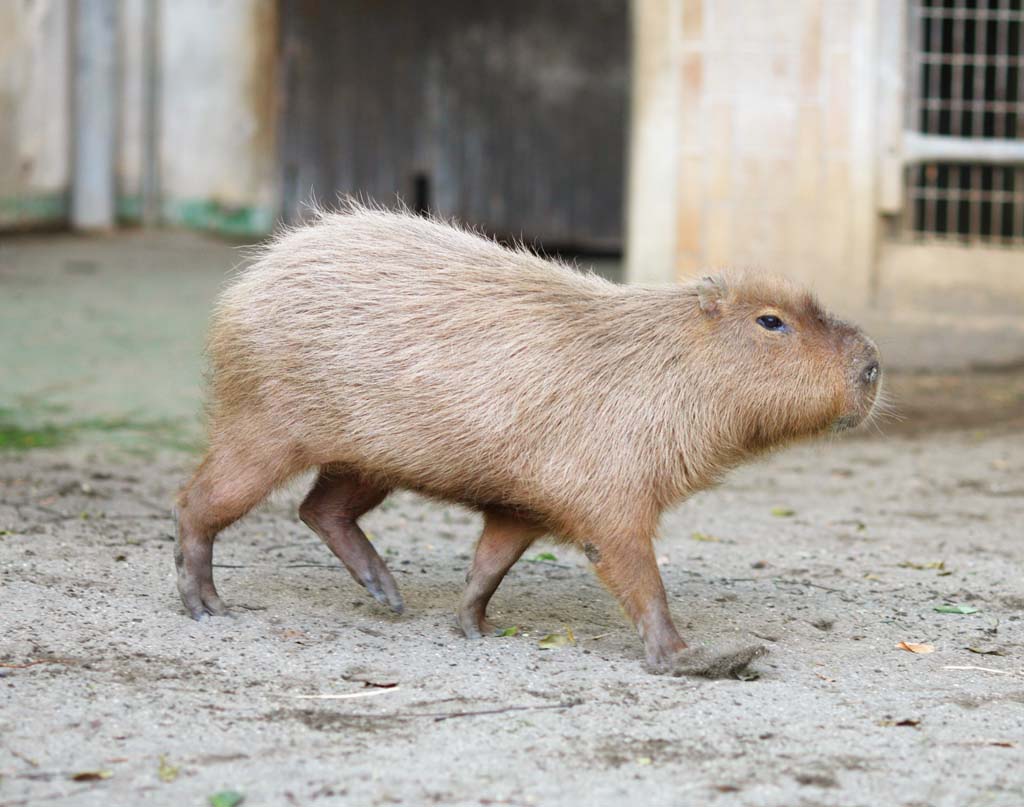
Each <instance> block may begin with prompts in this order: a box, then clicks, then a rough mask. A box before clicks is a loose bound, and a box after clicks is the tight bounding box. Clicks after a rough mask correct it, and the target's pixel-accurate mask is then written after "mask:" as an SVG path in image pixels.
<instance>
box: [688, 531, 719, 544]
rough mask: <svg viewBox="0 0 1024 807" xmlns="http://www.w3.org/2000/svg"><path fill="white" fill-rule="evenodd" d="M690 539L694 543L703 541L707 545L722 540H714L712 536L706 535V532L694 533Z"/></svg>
mask: <svg viewBox="0 0 1024 807" xmlns="http://www.w3.org/2000/svg"><path fill="white" fill-rule="evenodd" d="M690 537H691V538H693V540H694V541H704V542H705V543H709V544H717V543H719V542H720V541H721V540H722V539H721V538H716V537H715V536H714V535H708V534H707V533H706V532H695V533H694V534H693V535H691V536H690Z"/></svg>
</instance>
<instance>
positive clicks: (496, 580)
mask: <svg viewBox="0 0 1024 807" xmlns="http://www.w3.org/2000/svg"><path fill="white" fill-rule="evenodd" d="M543 534H544V529H543V528H541V527H539V526H537V525H536V524H533V523H531V522H529V521H524V520H523V519H521V518H517V517H516V516H513V515H510V514H508V513H504V512H499V511H488V512H487V513H485V514H484V531H483V534H482V535H481V536H480V542H479V543H478V544H477V546H476V555H475V556H474V558H473V566H472V567H471V568H470V570H469V574H467V575H466V590H465V592H464V593H463V595H462V602H461V603H460V604H459V611H458V618H459V627H460V628H462V632H463V633H464V634H466V637H467V638H469V639H479V638H480V637H481V636H483V635H485V634H489V633H493V632H494V627H493V626H492V625H491V624H490V623H489V622H488V621H487V603H489V602H490V601H491V597H492V596H493V595H494V592H495V591H497V589H498V586H499V585H500V584H501V581H502V579H503V578H504V577H505V574H506V573H507V572H508V570H509V569H511V568H512V566H513V565H514V564H515V562H516V561H517V560H519V558H520V557H521V556H522V554H523V552H525V551H526V548H527V547H528V546H529V545H530V544H532V543H533V542H534V541H535V540H537V538H539V537H540V536H541V535H543Z"/></svg>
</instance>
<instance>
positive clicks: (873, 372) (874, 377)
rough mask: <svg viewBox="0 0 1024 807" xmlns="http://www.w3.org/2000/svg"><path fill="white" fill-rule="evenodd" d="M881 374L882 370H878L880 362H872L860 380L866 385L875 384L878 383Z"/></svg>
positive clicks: (863, 371) (864, 370)
mask: <svg viewBox="0 0 1024 807" xmlns="http://www.w3.org/2000/svg"><path fill="white" fill-rule="evenodd" d="M879 372H880V370H879V369H878V362H877V361H873V362H870V363H869V364H868V366H867V367H865V368H864V369H863V370H862V371H861V373H860V380H861V381H862V382H863V383H865V384H874V383H875V382H876V381H878V374H879Z"/></svg>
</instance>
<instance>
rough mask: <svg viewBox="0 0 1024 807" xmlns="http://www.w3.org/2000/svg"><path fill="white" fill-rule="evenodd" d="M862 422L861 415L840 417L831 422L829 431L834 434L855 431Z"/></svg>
mask: <svg viewBox="0 0 1024 807" xmlns="http://www.w3.org/2000/svg"><path fill="white" fill-rule="evenodd" d="M863 422H864V416H863V415H841V416H840V417H837V418H836V419H835V420H833V421H832V426H831V429H832V431H834V432H845V431H849V430H850V429H856V428H857V427H858V426H859V425H860V424H861V423H863Z"/></svg>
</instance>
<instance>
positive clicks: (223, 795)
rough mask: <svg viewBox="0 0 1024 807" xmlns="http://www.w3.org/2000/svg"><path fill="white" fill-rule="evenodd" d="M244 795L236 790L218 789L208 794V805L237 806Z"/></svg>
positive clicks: (214, 806)
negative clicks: (210, 794)
mask: <svg viewBox="0 0 1024 807" xmlns="http://www.w3.org/2000/svg"><path fill="white" fill-rule="evenodd" d="M243 801H245V795H244V794H242V793H239V792H238V791H237V790H218V791H217V792H216V793H214V794H213V795H212V796H210V807H238V805H239V804H241V803H242V802H243Z"/></svg>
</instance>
